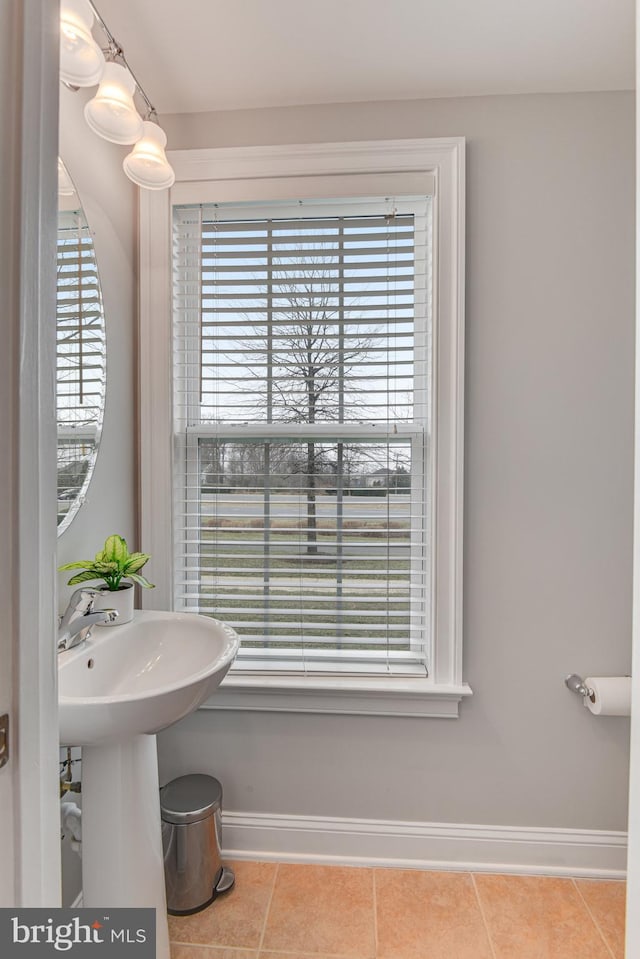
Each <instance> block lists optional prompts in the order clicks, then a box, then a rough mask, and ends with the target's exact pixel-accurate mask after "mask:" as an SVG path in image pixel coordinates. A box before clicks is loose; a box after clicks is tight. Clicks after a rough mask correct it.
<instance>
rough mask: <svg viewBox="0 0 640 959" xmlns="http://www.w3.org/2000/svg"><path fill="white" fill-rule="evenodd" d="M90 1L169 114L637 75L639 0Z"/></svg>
mask: <svg viewBox="0 0 640 959" xmlns="http://www.w3.org/2000/svg"><path fill="white" fill-rule="evenodd" d="M96 4H97V7H98V9H99V10H100V12H101V14H102V15H103V16H104V18H105V20H106V22H107V24H108V26H109V28H110V29H111V31H112V32H113V33H114V34H115V36H116V38H117V39H118V40H119V41H120V43H121V44H122V46H123V48H124V50H125V54H126V56H127V59H128V61H129V63H130V65H131V67H132V68H133V70H134V72H135V73H136V75H137V76H138V78H139V80H140V82H141V83H142V84H143V86H144V87H145V89H146V90H147V92H148V94H149V96H150V97H151V99H152V100H153V102H154V104H155V106H156V108H157V109H158V111H159V112H160V113H165V114H166V113H193V112H199V111H207V110H233V109H243V108H250V107H274V106H292V105H302V104H311V103H342V102H350V101H364V100H400V99H416V98H423V97H453V96H478V95H483V94H505V93H549V92H575V91H587V90H622V89H632V88H633V86H634V0H96Z"/></svg>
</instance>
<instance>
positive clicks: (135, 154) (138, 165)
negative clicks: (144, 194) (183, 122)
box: [122, 120, 176, 190]
mask: <svg viewBox="0 0 640 959" xmlns="http://www.w3.org/2000/svg"><path fill="white" fill-rule="evenodd" d="M143 127H144V132H143V134H142V136H141V137H140V139H139V140H138V142H137V143H136V145H135V146H134V148H133V150H132V151H131V153H129V154H128V156H126V157H125V158H124V160H123V162H122V166H123V169H124V172H125V173H126V174H127V176H128V177H129V179H130V180H133V182H134V183H137V184H138V186H141V187H144V188H145V189H146V190H166V189H167V188H168V187H170V186H172V185H173V183H174V181H175V178H176V175H175V173H174V172H173V169H172V167H171V164H170V163H169V161H168V160H167V157H166V155H165V152H164V148H165V147H166V145H167V136H166V133H165V132H164V130H163V129H162V128H161V127H159V126H158V124H157V123H154V122H153V121H152V120H145V121H144V123H143Z"/></svg>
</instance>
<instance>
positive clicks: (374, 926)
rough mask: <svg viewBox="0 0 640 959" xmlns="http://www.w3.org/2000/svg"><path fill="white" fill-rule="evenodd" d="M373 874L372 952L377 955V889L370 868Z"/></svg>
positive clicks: (374, 874)
mask: <svg viewBox="0 0 640 959" xmlns="http://www.w3.org/2000/svg"><path fill="white" fill-rule="evenodd" d="M371 874H372V876H373V954H374V956H377V955H378V891H377V887H376V871H375V869H372V870H371Z"/></svg>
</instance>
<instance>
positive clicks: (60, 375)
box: [56, 159, 106, 535]
mask: <svg viewBox="0 0 640 959" xmlns="http://www.w3.org/2000/svg"><path fill="white" fill-rule="evenodd" d="M57 280H58V283H57V361H56V407H57V420H58V535H60V533H62V532H64V530H65V529H66V528H67V527H68V526H69V524H70V523H71V521H72V519H73V517H74V516H75V515H76V513H77V512H78V510H79V509H80V507H81V506H82V503H83V502H84V499H85V496H86V493H87V488H88V486H89V483H90V482H91V475H92V473H93V469H94V467H95V462H96V457H97V455H98V446H99V443H100V434H101V432H102V418H103V414H104V400H105V389H106V331H105V321H104V310H103V306H102V294H101V291H100V279H99V276H98V267H97V263H96V256H95V249H94V245H93V237H92V235H91V231H90V230H89V225H88V223H87V219H86V217H85V215H84V211H83V209H82V204H81V203H80V199H79V197H78V194H77V192H76V190H75V188H74V186H73V183H72V181H71V178H70V176H69V174H68V172H67V170H66V167H65V166H64V163H63V162H62V160H60V159H59V160H58V264H57Z"/></svg>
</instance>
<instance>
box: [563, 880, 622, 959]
mask: <svg viewBox="0 0 640 959" xmlns="http://www.w3.org/2000/svg"><path fill="white" fill-rule="evenodd" d="M571 882H572V883H573V887H574V889H575V890H576V892H577V893H578V898H579V899H580V902H581V903H582V904H583V906H584V908H585V909H586V911H587V913H588V915H589V916H590V918H591V921H592V923H593V924H594V926H595V927H596V929H597V931H598V933H599V934H600V938H601V939H602V941H603V942H604V944H605V947H606V949H607V950H608V952H609V955H610V956H611V959H616V955H615V953H614V951H613V949H612V948H611V946H610V945H609V940H608V939H607V937H606V936H605V934H604V932H603V931H602V929H601V928H600V924H599V922H598V920H597V919H596V917H595V916H594V914H593V913H592V911H591V908H590V906H589V903H588V902H587V900H586V899H585V897H584V896H583V895H582V890H581V889H580V886H579V885H578V883H577V882H576V880H575V879H572V880H571Z"/></svg>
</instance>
